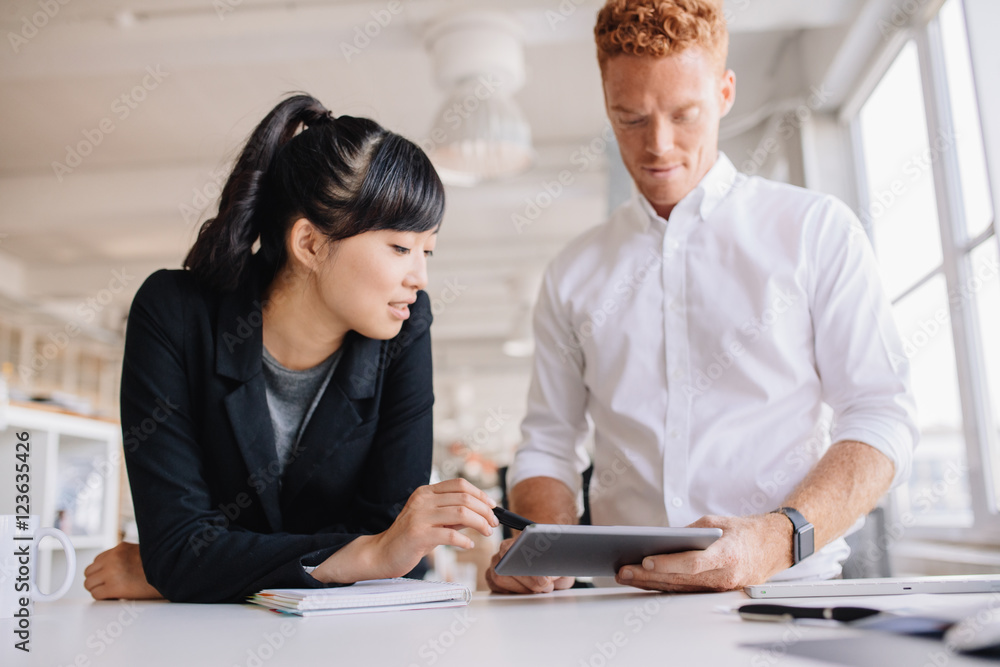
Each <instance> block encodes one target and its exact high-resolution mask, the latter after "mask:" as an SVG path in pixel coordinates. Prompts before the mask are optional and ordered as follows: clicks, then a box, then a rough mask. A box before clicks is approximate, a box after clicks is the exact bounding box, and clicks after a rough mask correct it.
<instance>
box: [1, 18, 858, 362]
mask: <svg viewBox="0 0 1000 667" xmlns="http://www.w3.org/2000/svg"><path fill="white" fill-rule="evenodd" d="M52 4H58V3H56V2H55V1H53V3H52ZM600 4H602V3H601V2H600V1H599V0H562V1H561V2H558V1H557V0H544V1H541V2H539V1H530V0H479V1H464V2H458V1H457V0H399V5H398V6H399V7H400V8H401V12H400V13H399V14H398V15H395V16H393V18H392V20H391V21H389V22H388V25H386V26H385V27H384V28H381V27H380V28H379V31H378V34H377V35H375V37H373V38H372V39H371V42H370V44H368V45H367V46H365V47H364V48H363V49H362V50H361V52H360V53H359V54H355V55H354V56H353V57H352V59H351V60H350V62H348V59H347V58H346V57H345V55H344V53H343V52H342V43H351V42H352V41H353V40H354V39H355V37H356V34H357V29H363V27H364V26H365V25H366V24H369V23H370V22H371V21H373V12H375V13H376V14H377V13H378V12H383V14H382V16H383V17H385V16H386V13H387V8H389V7H395V6H396V5H394V4H393V3H391V2H389V1H387V0H378V1H372V2H365V1H349V0H328V1H325V2H324V1H318V0H317V1H313V2H297V1H296V2H288V1H272V0H242V1H240V0H211V1H210V0H132V1H131V2H129V1H124V0H87V1H83V0H78V1H77V2H68V4H66V5H59V7H60V8H59V11H58V13H57V14H56V15H55V16H54V17H53V18H51V19H50V20H48V22H47V24H46V25H45V26H44V27H43V28H41V29H39V30H38V31H37V34H36V35H34V36H31V37H30V39H28V40H27V43H23V44H20V45H19V47H18V50H17V52H16V53H15V49H14V47H13V46H12V45H11V44H9V43H8V44H4V46H3V48H0V91H2V92H0V117H2V118H3V121H4V122H3V123H0V202H2V206H0V267H3V269H4V272H5V274H6V275H5V280H3V281H0V282H2V283H3V286H0V294H2V295H4V297H5V299H7V300H8V305H9V303H13V304H15V307H16V306H17V304H21V306H23V307H25V308H28V309H30V308H29V304H36V305H37V304H43V305H44V307H45V308H46V309H48V310H51V311H58V310H60V309H61V310H63V311H66V312H70V313H72V312H73V309H74V308H75V306H76V305H78V304H79V303H80V302H81V301H82V300H84V299H86V298H87V297H88V296H89V295H93V294H94V293H95V292H97V291H98V290H100V289H101V288H102V287H105V286H106V285H107V284H108V282H109V281H110V280H111V278H112V273H111V272H112V271H113V270H118V271H120V270H122V269H125V270H126V272H127V273H131V274H132V275H135V276H136V278H135V279H134V281H132V282H130V284H129V286H128V288H127V289H126V290H124V291H123V292H122V293H121V294H120V295H118V304H117V310H116V309H113V308H109V309H108V311H107V313H106V315H107V318H106V319H107V320H109V322H107V324H109V325H110V326H112V327H115V326H117V325H118V324H120V318H121V314H122V313H124V312H125V309H126V308H127V304H128V302H129V301H130V299H131V296H132V294H133V293H134V290H135V289H137V288H138V286H139V284H140V283H141V281H142V279H143V278H144V277H145V276H146V275H147V274H148V273H150V272H151V271H152V270H154V269H156V268H158V267H162V266H169V267H176V266H179V264H180V262H181V259H182V258H183V255H184V252H185V250H186V248H187V247H188V246H189V245H190V243H191V241H192V239H193V238H194V235H195V233H196V231H197V222H199V221H201V220H203V219H204V218H205V217H207V216H208V215H210V213H211V210H210V206H207V205H206V201H207V200H208V199H211V196H210V195H212V194H214V193H217V190H216V186H217V184H218V182H219V181H221V179H223V178H224V174H225V169H226V166H227V163H228V160H230V159H231V158H232V157H233V155H234V152H235V151H236V149H237V148H238V146H239V144H240V142H241V141H242V140H243V139H244V138H245V136H246V135H247V133H248V132H249V131H250V129H251V128H252V127H253V125H254V124H255V123H256V122H257V121H258V120H259V119H260V118H262V117H263V116H264V114H265V113H266V112H267V111H268V110H269V109H270V108H271V107H272V106H273V105H274V104H275V103H276V102H277V101H278V100H279V99H280V98H281V97H282V95H283V94H285V93H287V92H289V91H296V90H304V91H307V92H309V93H311V94H313V95H315V96H316V97H318V98H319V99H320V100H322V101H323V102H324V103H325V104H326V105H327V106H329V107H330V108H331V109H332V110H333V111H334V112H335V113H337V114H344V113H347V114H353V115H364V116H370V117H372V118H374V119H376V120H378V121H379V122H381V123H383V124H384V125H386V126H387V127H388V128H390V129H392V130H395V131H397V132H399V133H401V134H403V135H405V136H408V137H410V138H411V139H414V140H415V141H418V142H420V141H422V140H425V139H426V137H427V136H428V133H429V130H430V126H431V123H432V122H433V117H434V114H435V112H436V111H437V107H438V105H440V104H441V103H442V102H443V100H444V91H442V90H440V89H438V88H437V86H436V84H435V81H434V73H433V72H432V70H431V65H430V59H429V56H428V55H427V53H426V51H425V49H424V46H423V40H422V38H421V35H422V33H423V30H424V27H425V26H426V25H427V23H428V22H429V21H430V20H432V19H434V18H435V17H438V16H440V15H442V14H444V13H447V12H453V11H456V10H458V9H463V8H469V7H479V8H491V9H498V10H504V11H508V12H511V13H512V15H513V16H514V17H515V18H516V19H517V20H518V21H519V22H520V23H521V25H522V26H523V27H524V42H525V59H526V68H527V83H526V85H525V86H524V88H523V89H522V90H521V91H520V92H518V94H517V95H516V97H515V99H516V100H517V102H518V104H519V105H520V106H521V108H522V110H523V111H524V113H525V116H526V117H527V119H528V122H529V123H530V125H531V128H532V131H533V134H534V141H535V144H536V148H537V149H538V153H539V161H538V164H537V165H536V166H535V168H533V169H532V170H531V171H530V172H529V173H527V174H525V175H522V176H520V177H517V178H515V179H512V180H509V181H506V182H502V183H494V184H488V185H483V186H480V187H477V188H474V189H469V190H461V189H449V191H448V204H447V211H446V216H445V223H444V227H443V232H442V236H441V238H440V242H439V251H438V252H437V253H436V256H435V259H434V260H433V262H434V264H433V266H432V272H433V273H432V283H431V285H430V287H429V289H428V292H429V293H430V295H431V297H432V299H433V298H440V299H443V298H444V297H445V296H446V295H447V289H448V285H452V287H453V288H454V286H455V285H459V286H460V294H459V296H458V298H456V299H453V300H452V302H451V303H449V304H444V302H443V301H442V307H441V308H440V309H439V310H440V314H439V315H438V317H437V319H436V323H435V339H436V342H437V349H436V354H437V358H436V365H440V366H441V368H443V369H445V370H446V371H448V370H452V371H455V372H459V371H458V370H456V369H461V368H465V367H473V368H479V367H482V368H490V369H495V370H502V369H504V368H513V369H523V362H518V361H512V360H507V359H505V358H504V357H503V355H502V354H500V343H501V342H502V340H503V339H504V338H506V337H507V336H508V335H509V334H510V332H511V331H512V329H513V328H514V327H515V322H516V321H517V316H518V314H519V313H523V312H524V309H525V308H526V307H527V306H528V305H530V300H531V298H532V297H533V292H534V288H535V283H536V282H537V280H538V278H539V276H540V275H541V272H542V270H543V268H544V266H545V264H546V262H547V261H548V259H549V258H551V256H552V255H553V254H554V253H555V252H556V250H557V249H558V248H559V247H561V246H562V245H564V244H565V243H566V241H567V240H568V239H569V238H571V237H572V236H574V235H576V234H577V233H579V232H580V231H582V230H583V229H585V228H587V227H588V226H591V225H594V224H597V223H598V222H600V221H601V220H602V219H603V218H604V217H605V215H606V212H607V207H608V195H607V159H606V158H607V156H606V155H604V154H598V155H597V156H596V159H594V160H592V161H590V162H589V163H588V164H587V166H586V168H583V169H581V168H579V164H580V162H579V160H576V161H574V160H573V157H574V155H576V156H578V155H579V153H578V151H580V150H581V149H582V148H585V147H587V146H588V145H589V144H590V142H591V141H592V140H594V138H595V137H598V136H599V135H600V134H601V132H602V130H603V128H604V122H605V117H604V110H603V105H602V99H601V89H600V78H599V73H598V70H597V65H596V60H595V56H594V47H593V42H592V28H593V22H594V16H595V14H596V12H597V9H598V8H599V6H600ZM864 4H865V2H864V0H810V1H809V2H802V1H801V0H752V1H748V0H732V1H728V0H727V2H726V11H727V15H728V17H729V21H730V27H731V31H732V33H733V37H732V46H731V51H730V53H731V57H730V65H731V67H733V68H734V69H735V70H736V72H737V77H738V90H739V95H738V102H737V106H736V108H735V110H734V113H733V114H732V116H733V118H734V120H736V121H737V122H738V119H739V118H741V117H742V118H747V117H751V116H752V114H753V112H754V111H755V110H756V109H758V108H760V107H762V106H764V105H766V104H767V103H768V102H770V101H774V100H776V99H781V98H787V97H789V96H794V95H799V94H802V93H803V92H804V91H807V90H808V85H809V83H811V82H816V81H819V80H820V79H821V78H822V76H823V75H824V74H825V71H826V69H827V68H828V67H829V65H830V62H831V61H832V60H833V58H834V55H835V53H836V51H837V46H839V44H840V42H841V41H842V40H843V37H844V35H845V34H846V33H847V28H848V26H849V24H850V23H851V22H852V21H853V20H854V19H855V18H856V17H857V16H858V14H859V12H860V11H861V10H862V6H863V5H864ZM229 10H231V11H229ZM39 11H40V5H39V4H38V2H37V0H20V1H13V2H12V1H5V2H4V3H3V4H2V6H0V32H2V34H3V35H8V33H10V32H14V33H20V32H21V31H22V29H23V27H24V18H25V17H29V18H30V17H31V16H32V15H35V14H36V13H37V12H39ZM5 41H9V39H8V40H5ZM149 68H151V69H152V70H154V71H158V72H160V73H161V77H162V81H160V82H158V83H157V84H156V86H155V87H154V88H153V89H151V90H149V91H146V99H145V100H143V101H142V102H139V103H138V104H137V105H136V108H135V109H129V114H128V116H127V117H122V116H123V113H122V111H121V109H122V106H121V103H120V102H118V103H116V99H118V98H120V97H121V96H122V95H123V94H127V93H129V91H131V90H133V88H134V87H135V86H137V85H141V84H142V82H143V79H144V77H146V81H147V83H151V82H154V79H152V78H150V77H149V76H148V72H149ZM103 119H108V120H107V121H105V122H106V125H105V126H106V127H107V123H108V122H110V123H111V124H112V125H113V131H112V132H111V133H109V134H104V133H101V140H100V143H99V144H98V145H96V146H94V148H93V151H92V153H91V154H90V155H88V156H86V157H85V158H84V159H83V160H82V163H81V164H80V165H79V166H78V167H76V168H75V169H73V170H72V171H71V173H65V174H62V175H61V178H60V177H57V174H56V173H54V170H53V166H52V165H53V163H54V162H64V161H65V160H66V152H67V148H66V147H67V146H68V145H75V144H77V143H78V142H80V141H82V140H84V139H85V137H86V136H87V135H86V133H89V134H90V136H91V137H94V136H97V135H96V134H95V132H99V130H98V128H100V125H101V122H102V120H103ZM567 168H569V169H570V170H571V171H572V172H573V174H574V182H573V184H572V185H571V186H569V187H567V188H566V190H565V192H564V193H563V194H562V195H560V196H559V197H558V198H557V199H556V201H555V203H554V204H553V205H552V206H551V207H549V208H547V209H546V210H544V211H543V212H542V214H541V216H540V217H539V218H538V220H537V221H536V222H535V223H534V224H532V225H530V226H529V227H527V228H525V229H523V230H521V231H520V232H519V231H518V230H517V229H516V228H515V225H514V224H513V222H512V220H511V216H512V214H514V213H522V212H523V211H524V209H525V206H526V205H527V204H526V202H527V201H528V200H530V199H532V198H535V197H537V195H538V194H539V193H540V192H543V191H544V184H545V183H546V182H547V181H550V180H551V179H552V178H553V177H554V176H555V175H556V174H558V172H559V171H560V170H562V169H567ZM206 195H209V196H206ZM195 209H197V210H199V211H201V214H200V215H199V216H198V217H197V219H195V217H194V216H193V215H192V213H191V212H192V211H193V210H195ZM15 309H16V308H15ZM462 372H466V371H462Z"/></svg>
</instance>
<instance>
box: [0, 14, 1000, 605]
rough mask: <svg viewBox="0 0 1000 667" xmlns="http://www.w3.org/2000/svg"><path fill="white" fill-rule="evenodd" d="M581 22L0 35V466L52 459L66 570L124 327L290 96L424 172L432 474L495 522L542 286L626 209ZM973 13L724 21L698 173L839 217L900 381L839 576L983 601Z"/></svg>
mask: <svg viewBox="0 0 1000 667" xmlns="http://www.w3.org/2000/svg"><path fill="white" fill-rule="evenodd" d="M601 4H602V2H600V1H599V0H532V1H528V0H503V1H502V2H501V1H500V0H492V1H487V0H470V1H463V2H458V1H457V0H371V1H363V0H302V1H292V2H288V1H285V0H280V1H279V0H129V1H125V0H88V1H86V2H84V1H83V0H20V1H12V0H4V2H3V3H2V4H0V26H2V28H3V30H2V33H3V41H4V44H3V45H2V47H0V90H2V94H0V114H2V118H3V120H4V122H3V123H2V124H0V146H2V150H0V202H2V204H0V276H2V278H0V361H2V363H3V376H4V379H5V381H4V385H5V386H6V389H5V391H3V392H0V405H3V407H2V408H0V410H2V411H3V412H2V413H0V427H3V426H5V425H6V428H7V430H6V431H5V432H4V435H3V436H2V439H0V448H10V447H11V446H12V445H11V442H12V440H11V438H12V436H11V434H12V433H13V431H14V429H16V428H18V427H19V426H21V427H24V426H31V428H33V429H36V433H37V434H39V435H38V436H37V437H42V436H44V437H43V439H42V440H41V441H40V442H41V444H40V445H39V446H38V447H36V452H37V454H36V456H35V460H36V463H35V470H36V475H35V478H34V479H35V482H34V483H35V491H34V493H35V495H36V498H35V499H34V502H35V503H36V506H37V507H39V508H40V509H39V511H40V512H41V513H42V520H43V523H47V524H56V525H59V526H61V527H63V528H64V529H66V530H67V532H70V533H72V534H73V535H74V539H75V540H77V544H78V547H79V548H80V549H81V550H82V551H83V553H82V554H81V564H80V565H79V567H80V568H81V569H82V567H84V566H85V565H86V564H87V562H89V560H91V559H92V555H93V554H95V553H96V552H97V551H99V550H101V549H103V548H107V547H109V546H112V545H113V544H114V543H115V542H116V541H117V540H118V539H119V537H120V535H121V534H122V532H125V533H129V532H130V530H132V528H131V527H130V524H129V512H130V510H129V502H128V493H127V485H126V484H125V483H124V477H123V476H122V475H121V470H120V469H119V467H118V464H119V463H120V454H119V452H120V448H121V442H120V441H121V438H120V433H118V432H117V430H116V426H115V424H114V421H115V420H116V418H117V411H118V389H119V375H120V365H121V355H122V343H123V336H124V330H125V325H126V316H127V313H128V308H129V304H130V301H131V298H132V296H133V295H134V294H135V291H136V290H137V289H138V287H139V286H140V285H141V284H142V282H143V280H144V279H145V278H146V276H148V275H149V274H150V273H152V272H153V271H155V270H157V269H159V268H163V267H168V268H177V267H179V266H180V265H181V262H182V260H183V257H184V255H185V252H186V250H187V248H188V247H189V246H190V244H191V243H192V241H193V240H194V238H195V235H196V233H197V230H198V228H199V225H200V223H201V222H203V221H204V220H205V219H207V218H209V217H211V216H212V215H213V212H214V207H215V205H216V200H217V197H218V194H219V192H220V187H221V185H222V183H223V182H224V180H225V177H226V175H227V173H228V169H229V167H230V165H231V161H232V159H233V158H234V157H235V155H236V153H237V151H238V150H239V148H240V146H241V143H242V141H243V140H244V139H245V138H246V136H247V134H248V133H249V131H250V130H251V129H252V127H253V126H254V125H255V124H256V123H257V122H258V121H259V120H260V119H261V118H262V117H263V116H264V115H265V114H266V113H267V111H268V110H270V108H271V107H272V106H273V105H274V104H276V103H277V102H278V101H279V100H280V99H281V98H282V97H283V95H284V94H286V93H288V92H292V91H306V92H308V93H310V94H312V95H314V96H316V97H317V98H319V99H320V100H321V101H323V102H324V103H325V104H326V105H327V106H328V107H329V108H330V109H332V110H333V112H334V113H335V114H337V115H340V114H350V115H357V116H368V117H371V118H374V119H375V120H377V121H379V122H380V123H382V124H383V125H385V126H386V127H387V128H389V129H391V130H394V131H396V132H399V133H400V134H403V135H404V136H406V137H408V138H410V139H412V140H414V141H415V142H417V143H419V144H420V145H421V146H423V147H424V148H425V149H426V150H428V152H430V153H431V154H432V157H433V158H434V160H435V162H436V164H438V165H439V167H440V169H441V173H442V175H443V176H444V178H445V180H446V182H447V183H448V187H447V210H446V213H445V219H444V224H443V228H442V231H441V235H440V239H439V244H438V248H437V251H436V252H435V256H434V258H433V260H432V261H431V268H430V284H429V286H428V288H427V292H428V294H429V296H430V298H431V301H432V304H433V312H434V315H435V322H434V327H433V330H432V331H433V341H434V343H433V345H434V378H435V379H434V384H435V394H436V404H435V409H434V433H435V468H436V472H437V474H438V475H439V476H440V477H442V478H446V477H453V476H456V475H462V476H465V477H467V478H468V479H470V480H471V481H472V482H474V483H476V484H478V485H480V486H482V487H483V488H487V489H491V490H492V491H493V492H494V493H498V490H497V487H498V482H499V478H498V475H499V471H500V470H501V469H502V468H503V466H505V465H507V464H508V463H509V461H510V460H511V457H512V453H513V451H514V449H515V447H516V446H517V444H518V442H519V439H520V433H519V423H520V420H521V417H522V416H523V413H524V407H525V397H526V393H527V389H528V383H529V380H530V370H531V350H532V343H531V328H530V318H531V310H532V305H533V302H534V299H535V294H536V292H537V289H538V286H539V283H540V279H541V276H542V273H543V271H544V269H545V266H546V264H547V262H548V261H549V260H550V259H551V258H552V257H553V256H554V255H555V253H556V252H557V251H558V250H559V249H560V248H561V247H562V246H564V245H565V244H566V243H567V242H568V241H569V240H570V239H572V238H573V237H574V236H576V235H577V234H580V233H582V232H583V231H585V230H586V229H587V228H589V227H591V226H593V225H597V224H600V223H601V222H602V221H603V220H604V219H605V218H606V216H607V214H608V212H609V211H610V210H611V209H612V208H614V207H615V206H617V205H618V204H619V203H621V202H622V201H623V200H625V199H626V198H627V197H629V196H630V192H631V185H630V181H629V179H628V176H627V174H626V173H625V171H624V168H623V166H622V165H621V162H620V159H619V157H618V153H617V147H616V146H615V144H614V140H613V135H612V133H611V130H610V128H609V125H608V123H607V119H606V116H605V112H604V106H603V99H602V92H601V84H600V74H599V71H598V68H597V63H596V58H595V49H594V45H593V37H592V30H593V24H594V19H595V15H596V12H597V10H598V8H599V7H600V5H601ZM990 5H991V2H990V0H964V2H963V0H810V2H807V3H806V2H801V1H799V0H726V1H725V3H724V6H725V12H726V16H727V20H728V23H729V29H730V33H731V43H730V54H729V65H730V67H731V68H732V69H733V70H735V72H736V77H737V102H736V105H735V108H734V109H733V111H732V112H731V113H730V114H729V116H728V117H727V118H726V119H725V120H724V122H723V125H722V135H721V148H722V150H723V151H725V152H726V153H727V154H728V155H729V157H730V158H731V159H732V160H733V162H734V163H735V164H736V166H737V168H738V169H740V170H741V171H743V172H745V173H748V174H755V175H760V176H764V177H767V178H772V179H777V180H781V181H787V182H790V183H793V184H796V185H801V186H804V187H809V188H813V189H816V190H820V191H824V192H829V193H832V194H834V195H836V196H838V197H840V198H842V199H843V200H844V201H846V202H847V203H848V204H849V205H850V206H851V207H852V208H853V209H854V210H855V211H856V212H857V213H858V215H859V217H860V218H861V220H862V223H863V224H864V227H865V230H866V231H867V233H868V236H869V238H870V240H871V242H872V244H873V246H874V249H875V252H876V254H877V257H878V259H879V262H880V266H881V271H882V279H883V281H884V286H885V289H886V291H887V292H888V294H889V297H890V299H891V300H892V302H893V304H894V311H895V314H896V316H897V320H898V324H899V327H900V330H901V333H902V335H903V338H904V341H905V344H906V355H907V357H908V358H909V361H910V362H911V364H912V369H913V383H914V388H915V391H916V395H917V400H918V404H919V408H920V427H921V432H922V441H921V444H920V446H919V448H918V450H917V456H916V462H915V465H914V472H913V476H912V479H911V480H910V482H909V484H908V485H907V486H905V487H903V488H901V489H898V490H897V491H896V492H894V493H893V494H892V495H890V496H889V497H887V498H886V499H885V501H884V502H883V507H884V512H883V513H882V514H881V517H880V520H879V521H878V522H876V523H877V525H876V526H875V530H872V531H869V535H868V538H867V539H868V541H867V542H866V543H864V544H863V545H862V547H861V548H860V549H859V554H860V555H861V556H862V557H863V559H865V560H867V561H868V564H869V565H871V564H872V563H874V562H876V561H877V562H878V568H875V570H877V571H883V572H884V570H881V569H880V568H889V571H891V573H892V574H907V573H918V574H920V573H926V574H941V573H965V572H977V573H984V572H994V571H1000V550H998V546H1000V514H998V505H1000V434H998V429H997V424H998V423H1000V278H998V273H1000V267H998V241H997V235H996V223H995V216H994V205H995V203H996V201H997V197H998V196H1000V93H998V89H997V86H996V81H995V72H996V71H998V70H1000V46H998V44H997V43H996V41H995V40H993V39H992V35H991V34H990V33H989V31H988V25H986V23H985V22H983V21H978V22H977V21H975V20H969V21H967V20H966V16H967V15H968V16H969V17H976V16H984V17H985V16H994V17H995V15H996V9H995V8H994V7H990ZM990 110H992V115H990V113H988V112H989V111H990ZM453 142H458V143H457V144H455V145H453ZM461 142H464V143H461ZM456 146H458V147H457V148H456ZM462 146H464V149H463V148H462ZM470 147H471V148H470ZM463 150H464V152H463ZM990 168H992V174H991V172H990ZM595 325H596V326H599V323H596V322H595ZM37 437H36V440H37ZM4 451H6V449H4ZM9 458H12V457H5V460H4V462H2V463H0V474H4V475H6V474H7V473H8V469H7V466H9V465H10V464H9V462H8V461H7V460H6V459H9ZM4 479H5V480H6V479H7V477H4ZM3 487H4V488H7V482H6V481H4V482H3ZM762 493H763V495H762V498H766V490H762ZM777 500H779V499H774V502H777ZM750 501H751V505H753V503H755V502H757V501H756V500H754V499H750ZM2 502H3V503H4V505H2V506H0V511H12V508H9V507H7V505H6V503H7V502H8V499H7V498H4V499H3V500H2ZM760 504H761V507H759V508H758V509H760V510H761V511H767V510H769V509H772V507H771V505H770V504H768V505H766V506H765V503H764V501H763V500H762V501H760ZM772 504H773V503H772ZM88 549H89V550H90V551H89V552H88V551H86V550H88ZM488 550H489V547H488V545H487V546H484V548H483V552H484V553H486V552H487V551H488ZM87 554H89V557H88V555H87ZM453 557H456V558H457V560H458V561H461V560H462V559H463V558H467V556H463V555H461V554H459V555H457V556H456V555H453ZM58 559H59V556H58V554H56V555H50V560H51V561H52V563H51V565H52V567H54V568H56V569H58V567H59V561H58ZM444 559H445V556H441V558H440V559H439V560H444ZM438 565H439V566H440V567H442V568H443V567H444V565H442V564H441V563H440V562H439V563H438ZM481 567H482V561H481V560H480V561H479V568H480V570H481ZM454 568H455V572H458V573H459V575H456V576H460V575H462V576H470V571H471V567H470V566H468V565H466V566H465V569H463V564H462V563H461V562H458V563H455V564H454ZM868 571H873V570H872V569H871V568H869V570H868ZM462 573H464V575H463V574H462ZM444 574H448V573H444ZM79 579H82V577H79ZM56 580H59V577H58V575H57V576H56ZM78 593H81V594H82V589H79V590H78Z"/></svg>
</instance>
